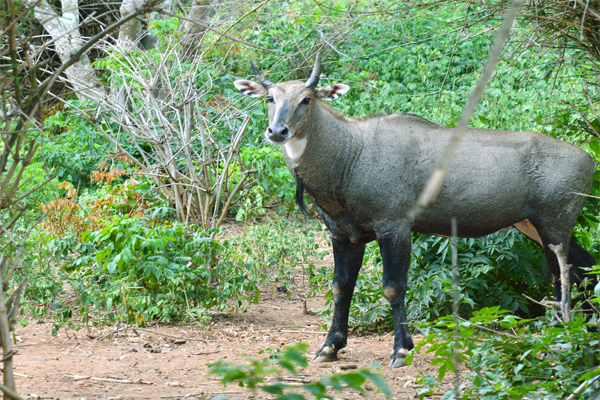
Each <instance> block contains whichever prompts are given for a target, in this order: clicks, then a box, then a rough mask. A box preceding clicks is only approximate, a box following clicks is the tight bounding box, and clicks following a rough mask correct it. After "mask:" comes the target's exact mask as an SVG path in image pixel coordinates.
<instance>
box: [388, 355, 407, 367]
mask: <svg viewBox="0 0 600 400" xmlns="http://www.w3.org/2000/svg"><path fill="white" fill-rule="evenodd" d="M406 366H407V364H406V357H398V358H392V359H391V360H390V368H400V367H406Z"/></svg>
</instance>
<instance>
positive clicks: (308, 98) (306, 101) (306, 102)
mask: <svg viewBox="0 0 600 400" xmlns="http://www.w3.org/2000/svg"><path fill="white" fill-rule="evenodd" d="M310 100H311V99H310V97H307V98H305V99H304V100H302V101H301V102H300V104H305V105H308V103H310Z"/></svg>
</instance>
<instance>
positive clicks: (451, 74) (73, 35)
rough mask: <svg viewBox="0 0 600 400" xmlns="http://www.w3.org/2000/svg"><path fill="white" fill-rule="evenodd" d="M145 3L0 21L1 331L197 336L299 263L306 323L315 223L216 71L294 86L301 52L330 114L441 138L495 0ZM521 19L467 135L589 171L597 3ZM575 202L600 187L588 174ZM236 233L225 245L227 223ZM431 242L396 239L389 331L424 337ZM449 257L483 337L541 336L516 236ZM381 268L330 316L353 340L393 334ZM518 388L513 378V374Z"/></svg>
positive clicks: (595, 237)
mask: <svg viewBox="0 0 600 400" xmlns="http://www.w3.org/2000/svg"><path fill="white" fill-rule="evenodd" d="M150 3H152V2H146V3H140V2H134V1H124V2H123V3H120V4H115V3H108V2H107V3H98V2H88V1H85V0H81V1H79V2H77V1H70V2H67V1H63V2H58V1H47V2H46V1H43V2H37V3H36V2H27V1H25V2H21V3H17V2H15V3H12V2H8V3H7V6H6V8H5V9H4V10H3V16H4V20H5V24H4V28H3V29H4V31H3V32H4V33H3V34H4V35H5V36H3V42H2V46H3V53H2V59H1V61H0V62H1V64H2V65H1V66H2V74H3V76H4V84H3V85H2V90H3V93H2V96H3V97H2V99H3V102H2V104H1V105H0V108H1V113H2V118H3V125H2V131H3V132H2V133H3V147H2V157H3V158H2V160H0V161H1V164H0V166H1V169H0V173H1V174H2V176H1V179H0V184H1V185H2V192H1V194H0V199H1V201H0V209H2V216H1V217H0V222H1V223H2V226H3V228H4V230H3V232H4V233H3V234H1V235H0V240H1V242H0V245H1V246H2V254H3V257H5V258H3V261H2V262H1V263H0V264H1V265H0V266H1V267H2V268H5V271H9V273H8V274H7V272H3V276H4V278H5V280H4V290H5V291H7V294H9V295H10V294H11V293H17V296H16V297H18V298H21V299H22V300H21V302H22V308H21V312H20V314H19V315H18V316H17V315H16V313H13V315H12V317H11V318H12V320H11V321H12V324H13V325H14V323H16V322H17V321H21V322H22V323H25V321H29V320H30V319H31V318H33V319H52V320H53V321H54V323H55V329H61V328H63V327H65V328H66V327H69V328H75V329H78V328H79V327H81V326H84V325H86V324H113V323H115V322H116V321H122V322H125V323H129V324H138V325H144V324H147V323H148V322H150V321H160V322H170V321H180V322H195V323H198V324H205V323H206V322H207V321H209V320H210V318H211V314H212V313H214V312H217V311H237V312H243V310H244V308H245V307H246V306H247V305H248V304H249V303H251V302H258V301H259V300H260V288H263V289H264V288H273V287H275V286H285V287H287V288H289V287H292V286H293V285H299V284H300V283H299V282H293V281H292V280H291V278H290V274H291V271H292V269H294V268H297V267H299V266H300V267H301V268H302V271H303V273H302V274H303V282H302V284H303V285H310V288H311V295H324V296H325V298H326V299H327V303H326V306H325V307H324V308H323V309H321V310H319V312H320V313H322V314H323V315H324V316H326V317H328V316H329V315H330V313H331V308H330V306H331V302H332V294H331V292H330V291H329V283H330V282H331V276H332V271H333V268H332V266H331V265H323V264H322V263H318V262H317V260H319V259H322V258H323V256H324V251H323V247H322V246H320V245H319V239H320V238H321V237H324V238H325V239H326V240H328V236H327V233H326V231H325V229H324V227H323V226H322V225H321V223H320V221H318V220H317V219H306V218H304V217H303V216H302V215H301V214H300V213H299V212H298V210H297V209H296V206H295V202H294V191H295V184H294V181H293V178H292V176H291V174H290V173H289V171H288V169H287V167H286V165H285V162H284V159H283V154H282V152H281V149H280V148H279V147H277V146H273V145H271V144H269V143H267V142H265V140H264V136H263V133H264V129H265V128H266V126H267V117H266V113H265V111H266V106H265V104H263V100H261V99H259V100H255V99H248V98H246V97H244V96H243V95H241V94H240V93H239V92H238V91H237V90H236V89H235V88H234V86H233V81H234V80H235V79H246V78H247V79H253V77H252V74H251V69H250V67H249V61H251V60H252V61H253V62H255V63H256V64H257V65H259V68H260V69H261V71H262V73H263V74H265V75H266V76H267V78H268V79H269V80H271V81H273V82H280V81H286V80H292V79H306V78H308V76H309V75H310V71H311V68H312V63H313V62H314V58H315V55H316V53H317V52H320V54H321V56H322V57H323V65H322V75H321V85H325V84H328V83H333V82H335V83H345V84H347V85H349V86H350V88H351V89H350V91H349V92H348V93H347V94H346V95H345V96H344V97H342V98H341V99H339V100H338V101H336V102H335V103H334V104H333V106H334V107H335V108H336V109H337V110H338V111H339V112H341V113H342V114H344V115H347V116H349V117H365V116H369V115H376V114H380V113H397V112H410V113H415V114H418V115H420V116H422V117H424V118H427V119H429V120H431V121H433V122H435V123H438V124H442V125H447V126H455V125H456V124H457V122H458V119H459V117H460V115H461V112H462V110H463V109H464V107H465V105H466V101H467V98H468V96H469V94H470V93H471V92H472V90H473V88H474V87H475V85H476V83H477V80H478V78H479V76H480V74H481V70H482V68H483V67H484V65H485V62H486V60H487V58H488V54H489V52H490V49H491V47H492V45H493V43H494V32H495V31H496V30H497V28H498V27H499V26H500V24H501V23H502V21H503V18H504V15H505V13H506V8H507V7H508V6H509V5H510V4H508V3H506V2H503V1H492V2H478V1H464V2H459V1H431V2H427V1H424V2H393V1H385V0H384V1H358V0H356V1H353V0H351V1H331V2H322V1H317V0H303V1H299V2H290V1H274V0H273V1H269V0H266V1H263V2H241V1H231V2H224V1H213V2H208V1H205V2H202V1H196V2H185V1H183V2H177V4H175V3H171V2H163V3H158V2H154V3H152V4H150ZM155 3H156V4H155ZM10 7H13V8H12V9H11V8H10ZM44 7H45V8H44ZM128 7H129V8H128ZM520 12H521V13H520V16H519V18H518V19H517V22H516V23H515V24H514V26H513V31H512V33H511V36H510V37H509V40H508V41H507V44H506V45H505V48H504V51H503V53H502V58H501V61H500V62H499V64H498V65H497V67H496V70H495V73H494V75H493V78H492V80H491V82H490V83H489V84H488V87H487V89H486V91H485V93H484V96H483V99H482V100H481V102H480V104H479V105H478V107H477V109H476V111H475V113H474V115H473V116H472V118H471V122H470V126H471V127H476V128H485V129H507V130H523V131H538V132H543V133H545V134H548V135H551V136H554V137H557V138H560V139H562V140H565V141H568V142H571V143H573V144H575V145H577V146H579V147H580V148H582V149H584V150H585V151H586V152H588V153H589V154H590V155H592V156H593V157H594V158H595V159H596V160H600V142H599V141H598V140H599V138H600V123H599V120H598V114H597V111H596V107H598V106H599V99H600V81H599V80H598V77H599V76H600V74H599V72H600V71H598V67H599V65H600V42H599V38H600V36H599V35H600V16H599V15H598V14H597V12H600V3H598V2H596V1H587V2H586V1H568V2H567V1H550V2H536V1H530V2H526V4H525V5H524V6H523V7H522V8H521V11H520ZM134 14H135V15H136V16H135V18H132V19H130V20H129V22H127V23H126V24H122V25H120V26H119V27H117V28H116V29H114V30H113V31H112V32H108V28H107V27H110V26H112V25H111V24H115V23H117V22H118V21H119V18H123V17H126V16H128V15H134ZM10 18H13V19H12V20H11V19H10ZM10 21H13V22H15V23H12V24H11V23H10ZM52 21H61V23H64V26H57V25H58V24H54V25H52ZM65 21H70V23H71V25H68V24H66V22H65ZM13 31H14V32H16V33H15V34H14V35H13V36H11V32H13ZM103 32H104V33H105V34H104V35H103ZM95 36H98V38H97V39H96V40H97V41H96V42H95V43H94V45H93V46H90V48H89V49H87V50H86V51H85V52H84V54H79V55H77V54H76V53H77V51H78V50H79V49H80V48H81V46H82V45H83V44H84V43H86V41H88V40H89V38H91V37H95ZM10 38H13V39H15V44H14V45H12V44H11V40H10ZM65 38H69V40H68V42H64V39H65ZM5 39H6V40H5ZM17 39H18V40H21V42H18V43H19V45H18V46H17V45H16V43H17ZM25 39H26V40H25ZM19 46H20V47H19ZM73 54H76V55H77V57H76V60H75V61H73V62H72V64H73V65H72V66H69V68H65V67H64V66H65V65H66V63H67V62H68V60H69V57H72V56H73ZM61 68H63V70H61ZM57 71H58V72H59V73H57ZM49 82H51V85H49V84H48V83H49ZM44 85H46V86H44ZM40 88H42V89H44V93H43V96H38V97H37V98H36V97H35V94H36V93H40ZM25 92H26V93H25ZM23 93H25V94H23ZM27 93H29V94H31V96H29V97H27V95H26V94H27ZM19 96H21V97H19ZM15 99H16V100H15ZM31 99H35V101H33V102H32V103H31V104H34V105H35V107H34V108H35V109H34V108H31V110H33V111H32V113H31V114H29V115H28V116H27V118H25V119H22V121H25V122H22V123H21V122H17V120H18V118H17V114H18V113H17V112H15V110H17V109H19V107H20V106H21V105H22V104H25V103H26V102H25V100H27V101H29V100H31ZM27 104H30V103H27ZM20 109H21V110H23V109H25V108H24V107H21V108H20ZM11 118H12V119H11ZM18 121H21V120H18ZM11 132H12V135H13V136H10V135H11ZM15 135H16V136H15ZM19 135H20V136H19ZM11 137H15V140H14V141H13V140H12V139H11ZM19 143H21V144H19ZM26 143H29V145H26ZM15 146H21V147H15ZM22 154H26V156H25V155H23V156H21V155H22ZM591 195H592V196H599V195H600V186H599V184H598V174H597V175H596V179H595V182H594V187H593V190H592V192H591ZM598 214H599V206H598V200H597V199H596V198H590V199H589V200H588V201H587V202H586V206H585V207H584V210H583V213H582V214H581V217H580V220H579V224H578V226H577V228H576V230H575V232H574V236H575V238H576V239H577V240H578V242H579V243H580V244H581V245H582V246H583V247H585V248H586V249H587V250H588V251H590V252H591V253H592V254H593V255H594V256H595V257H596V259H599V258H600V237H599V236H600V232H599V231H598V222H599V221H598ZM315 215H316V214H315ZM236 224H237V226H240V225H241V226H243V233H242V234H241V235H231V234H230V233H228V229H227V228H228V226H231V225H236ZM450 249H451V240H450V239H449V238H442V237H430V236H427V235H420V234H414V235H413V256H412V258H411V272H410V274H409V275H410V281H409V289H408V293H407V304H408V319H409V321H412V322H421V323H424V324H426V326H428V327H429V328H427V327H424V328H422V329H423V330H424V331H426V330H427V329H429V330H430V331H431V330H432V329H433V330H434V331H435V330H436V329H438V331H436V332H438V334H440V333H439V332H440V330H443V329H442V328H441V327H437V328H435V327H436V326H437V325H435V323H436V322H432V321H436V319H437V318H439V317H443V316H446V315H451V314H452V306H453V305H452V293H451V291H449V290H448V288H449V287H451V285H452V271H451V251H450ZM458 249H459V253H458V268H459V281H458V285H459V287H460V288H461V292H460V308H459V311H458V315H459V316H460V318H464V319H469V318H472V317H473V316H475V317H480V318H481V315H487V316H488V317H489V320H485V323H486V324H489V325H490V326H492V325H493V326H495V328H498V327H499V326H502V323H505V324H508V322H506V321H507V320H503V321H504V322H502V323H501V322H499V320H498V318H500V319H502V318H505V317H506V314H502V313H499V311H498V310H507V312H509V313H510V314H511V315H514V316H515V317H514V318H517V319H518V318H537V317H541V319H536V320H535V321H534V322H530V323H529V324H528V325H527V324H526V325H523V323H522V322H519V323H516V322H515V323H516V324H517V325H515V326H512V328H513V329H517V328H519V329H520V328H521V327H523V326H526V327H527V328H526V329H530V330H531V331H530V332H529V334H530V333H532V332H537V331H536V330H537V329H545V328H542V327H543V326H546V327H547V325H548V324H549V323H550V320H551V319H552V311H551V310H549V309H548V308H547V307H543V306H541V305H540V304H539V303H538V302H541V300H542V298H544V297H545V296H551V288H550V287H549V284H548V282H547V280H546V278H545V262H544V258H543V254H542V252H541V251H540V250H539V248H538V247H537V246H536V245H535V244H534V243H532V242H531V241H529V240H528V239H527V238H526V237H524V236H523V235H522V234H521V233H520V232H518V231H516V230H514V229H512V228H511V229H506V230H503V231H501V232H498V233H496V234H493V235H490V236H488V237H483V238H477V239H460V240H459V241H458ZM11 260H12V261H11ZM380 264H381V257H380V254H379V250H378V248H377V247H376V244H372V246H369V247H368V251H367V257H365V261H364V268H363V272H362V273H361V277H360V279H359V282H358V283H357V291H356V293H355V297H354V301H353V305H352V309H351V327H352V329H353V330H354V331H355V332H358V333H360V332H363V331H367V330H373V329H389V327H391V326H392V323H391V315H390V310H389V306H388V305H387V302H386V301H385V298H384V296H383V294H382V291H381V288H380V282H381V265H380ZM9 265H10V266H11V267H10V268H8V269H6V268H7V267H8V266H9ZM21 282H26V285H20V284H21ZM269 290H271V289H269ZM17 291H18V292H17ZM21 291H22V292H21ZM599 292H600V288H599V287H596V296H598V295H599V294H600V293H599ZM524 295H526V296H527V297H525V296H524ZM573 296H574V298H575V300H582V299H583V298H584V296H586V295H585V294H584V293H580V292H579V291H578V290H577V289H575V290H574V293H573ZM528 298H531V299H534V300H537V302H536V301H532V300H530V299H528ZM11 299H12V297H11ZM596 300H597V298H596ZM11 301H13V300H10V301H9V303H10V302H11ZM17 303H18V302H17ZM10 304H14V303H10ZM10 304H9V305H10ZM9 309H10V307H9ZM482 310H483V311H482ZM490 310H492V311H490ZM494 310H495V311H494ZM0 311H1V310H0ZM474 313H475V314H474ZM576 313H577V308H576ZM0 314H1V313H0ZM9 314H10V313H9ZM0 317H1V315H0ZM494 318H496V319H494ZM511 318H512V317H511ZM327 319H329V318H327ZM484 319H485V318H484ZM517 319H509V320H510V321H513V322H514V321H517ZM442 321H444V320H442ZM532 321H533V320H532ZM578 321H579V322H578V324H579V325H577V326H576V327H574V328H573V330H572V331H569V335H572V336H568V338H567V339H565V338H564V337H561V340H567V341H568V340H573V341H574V343H575V342H576V343H578V345H577V346H580V347H577V348H575V347H576V346H575V345H574V347H573V353H574V354H579V353H581V354H589V352H590V351H591V350H590V348H589V347H585V346H589V345H591V346H592V347H593V346H594V343H595V347H593V348H594V349H595V350H593V351H595V352H596V354H597V351H598V348H597V346H598V338H597V335H596V339H594V340H596V341H595V342H594V343H592V342H589V340H588V339H586V338H588V337H587V336H585V335H586V334H588V333H587V331H586V328H585V324H584V322H583V320H581V319H580V320H578ZM446 322H447V321H446ZM438 323H439V322H438ZM427 324H429V325H427ZM494 324H495V325H494ZM544 324H545V325H544ZM556 335H559V333H556ZM464 336H465V338H466V337H469V336H470V335H466V334H465V335H464ZM575 336H576V337H577V340H579V341H577V340H575V339H573V337H575ZM499 337H500V338H503V336H501V335H500V336H499ZM438 338H439V337H438ZM504 339H506V338H504ZM3 340H5V339H3ZM432 340H433V339H432ZM498 340H500V339H498ZM507 340H508V339H507ZM552 340H557V339H556V336H552V338H551V340H550V339H549V341H548V343H550V342H551V341H552ZM586 341H587V342H586ZM489 343H491V342H489ZM498 343H504V344H506V343H507V342H502V341H501V340H500V341H499V342H498ZM498 343H496V344H494V345H497V344H498ZM528 343H529V342H528ZM586 343H588V344H586ZM529 345H531V346H533V345H534V344H532V343H529ZM490 346H492V344H490ZM582 346H583V347H582ZM522 349H525V350H523V351H522V352H521V354H522V353H524V352H525V351H526V346H525V345H523V347H522ZM506 352H507V354H508V353H510V352H509V351H508V350H506ZM511 354H512V353H511ZM507 357H508V358H507V360H508V361H506V363H505V364H501V365H500V364H498V365H496V366H495V367H494V368H499V370H500V372H498V371H496V372H498V376H497V377H491V376H487V375H486V378H485V379H484V380H483V381H481V382H475V385H476V386H477V385H480V386H482V385H484V383H489V381H490V380H493V379H496V378H497V379H498V380H499V381H502V379H506V376H505V375H504V373H505V372H506V371H505V370H504V369H502V368H505V367H506V365H509V364H510V362H512V361H511V360H512V359H511V358H510V357H516V355H515V354H512V355H510V356H507ZM582 357H584V356H582ZM584 358H585V357H584ZM448 359H450V358H448ZM482 360H483V359H479V361H478V362H479V363H480V364H479V367H480V368H483V367H482V365H483V364H485V363H484V361H482ZM590 362H591V364H590V363H589V362H588V363H587V364H586V362H585V361H582V359H577V360H575V361H573V360H571V363H570V364H569V363H566V364H565V365H566V366H565V367H564V371H560V372H556V374H558V375H559V376H560V379H566V380H567V381H568V382H569V383H565V384H562V385H563V386H561V387H562V390H563V392H560V393H563V394H564V393H565V391H566V392H569V390H570V391H572V390H573V388H574V387H577V386H578V385H579V382H580V381H581V380H582V379H581V378H582V377H583V378H585V379H583V382H584V383H585V382H588V386H591V385H592V383H593V382H596V378H597V376H598V374H599V373H600V372H599V370H598V368H597V365H598V359H597V357H596V358H595V361H594V360H592V361H590ZM594 363H595V364H594ZM444 365H446V364H444ZM576 366H578V367H576ZM444 368H446V367H444ZM447 368H448V369H449V370H451V369H452V367H451V366H450V364H448V366H447ZM537 368H544V367H540V366H539V365H538V366H537ZM578 368H579V369H578ZM573 371H579V372H577V373H575V372H573ZM581 371H583V372H581ZM444 373H445V372H444ZM586 374H587V375H586ZM513 375H519V372H518V371H514V374H513ZM474 376H475V377H476V376H478V375H477V374H475V375H474ZM442 378H443V376H442ZM521 378H522V379H521V381H519V383H518V384H520V385H522V386H523V387H524V388H526V387H527V386H528V382H529V383H530V382H531V381H528V379H530V378H523V377H521ZM474 379H475V378H474ZM531 379H533V378H531ZM553 379H554V381H556V379H557V378H556V375H553ZM569 379H570V380H569ZM549 381H552V379H549ZM502 382H504V381H502ZM430 383H431V382H430ZM511 384H512V383H511ZM507 385H508V386H507ZM596 385H597V382H596ZM491 386H492V387H493V385H491ZM501 386H502V385H501ZM588 386H586V390H587V389H588ZM503 387H510V385H509V384H504V386H503ZM596 387H597V386H596ZM523 390H525V389H523ZM548 390H549V393H550V392H552V390H557V389H556V387H552V388H551V389H548ZM519 393H521V392H519ZM556 393H559V392H556ZM547 398H549V397H547ZM557 398H559V397H557ZM590 398H591V397H590Z"/></svg>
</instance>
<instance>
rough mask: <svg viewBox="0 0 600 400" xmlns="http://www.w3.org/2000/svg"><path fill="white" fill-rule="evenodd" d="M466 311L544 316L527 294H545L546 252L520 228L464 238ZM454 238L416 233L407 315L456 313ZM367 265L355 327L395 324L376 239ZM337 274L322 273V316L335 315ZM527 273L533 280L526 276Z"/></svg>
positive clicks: (355, 304) (318, 281)
mask: <svg viewBox="0 0 600 400" xmlns="http://www.w3.org/2000/svg"><path fill="white" fill-rule="evenodd" d="M458 246H459V249H460V251H459V284H460V285H461V287H463V291H462V293H461V299H460V300H461V308H460V312H461V314H462V315H463V316H469V315H470V314H471V313H472V312H473V311H475V310H478V309H481V308H484V307H492V306H494V305H500V307H501V308H503V309H508V310H510V311H511V312H516V313H519V314H521V315H540V314H541V313H543V310H540V309H538V308H535V305H533V306H532V304H530V303H529V302H528V301H527V299H526V298H525V297H523V293H525V294H527V295H529V296H530V297H532V298H542V297H543V296H544V295H546V294H548V293H549V292H548V291H549V287H548V284H547V283H546V282H545V280H544V273H543V271H544V267H545V263H544V261H543V254H542V253H541V251H540V250H539V248H538V247H537V246H536V245H535V244H534V243H532V242H531V241H530V240H529V239H527V238H526V237H525V236H524V235H522V234H521V233H520V232H518V231H517V230H515V229H507V230H504V231H501V232H498V233H495V234H493V235H489V236H485V237H481V238H475V239H474V238H470V239H459V240H458ZM450 248H451V244H450V239H448V238H442V237H435V236H429V235H421V234H413V243H412V257H411V265H410V269H409V275H408V289H407V293H406V305H407V319H408V320H409V321H426V320H431V319H434V318H436V317H438V316H440V315H448V314H451V313H452V294H451V291H449V290H448V287H449V285H451V283H452V272H451V256H450ZM363 264H364V265H363V269H362V271H361V273H360V274H359V277H358V280H357V282H356V290H355V294H354V296H353V300H352V305H351V308H350V319H349V326H350V328H351V329H354V330H355V331H358V332H360V331H364V330H367V329H372V328H377V327H381V326H388V327H391V326H393V319H392V314H391V308H390V307H389V303H388V301H387V300H386V299H385V296H384V295H383V290H382V288H381V279H382V272H383V269H382V268H383V267H382V265H381V264H382V259H381V255H380V253H379V248H378V247H377V244H376V243H371V244H369V245H368V246H367V251H366V257H365V261H364V263H363ZM332 274H333V272H332V271H330V274H328V275H320V276H316V277H315V278H314V279H313V281H312V283H313V284H315V285H316V287H315V289H313V292H316V291H321V292H325V298H326V303H325V306H324V308H323V309H322V315H323V316H326V317H330V316H331V313H332V311H333V294H332V292H331V290H329V286H330V283H331V279H332V278H333V276H332ZM524 277H527V278H524Z"/></svg>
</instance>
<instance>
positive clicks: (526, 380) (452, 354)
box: [407, 291, 600, 399]
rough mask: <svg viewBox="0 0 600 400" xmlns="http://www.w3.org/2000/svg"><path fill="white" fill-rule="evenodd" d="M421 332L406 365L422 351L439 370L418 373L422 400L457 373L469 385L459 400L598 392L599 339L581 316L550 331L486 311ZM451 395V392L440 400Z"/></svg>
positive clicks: (447, 320)
mask: <svg viewBox="0 0 600 400" xmlns="http://www.w3.org/2000/svg"><path fill="white" fill-rule="evenodd" d="M599 293H600V291H599ZM596 300H597V299H596ZM419 327H420V329H421V330H422V331H423V333H424V334H425V337H424V338H423V339H422V340H421V341H419V343H418V344H417V346H416V347H415V351H414V352H413V353H412V354H411V355H409V357H408V358H407V362H409V363H410V362H411V361H412V359H413V357H415V354H416V353H418V352H421V351H423V350H424V351H425V352H426V353H434V359H433V361H432V365H435V366H438V373H437V377H435V378H433V377H431V376H424V375H423V374H421V377H420V378H419V379H418V382H419V383H421V384H424V385H425V387H424V388H423V389H422V390H421V391H420V392H419V398H420V399H423V398H424V397H425V396H429V395H431V394H432V393H433V392H434V391H435V390H437V389H436V388H437V386H438V385H439V383H441V382H442V381H443V379H444V377H445V376H446V374H447V373H448V372H451V373H456V371H458V370H459V368H460V369H462V371H464V372H463V373H462V374H461V375H462V377H463V379H467V380H468V381H470V383H471V386H469V387H462V388H461V389H460V390H461V392H462V396H461V398H463V399H468V398H473V397H477V398H481V399H522V398H543V399H564V398H565V396H568V395H569V394H571V393H573V392H575V391H576V390H577V389H578V388H580V389H579V390H581V391H580V392H579V393H580V394H583V396H584V398H590V399H591V398H593V396H594V394H596V395H597V394H598V393H599V392H600V382H598V376H600V367H599V365H600V351H599V349H600V347H599V340H598V339H599V337H598V333H597V332H593V333H592V332H590V331H589V328H590V327H593V325H591V324H588V323H586V322H585V320H584V319H583V318H582V317H578V318H576V319H575V320H574V321H572V322H568V323H564V324H563V326H561V327H556V326H550V327H548V326H547V325H545V324H542V323H540V322H539V321H534V320H527V319H520V318H519V317H517V316H514V315H511V314H510V313H509V312H508V311H503V310H501V309H500V308H499V307H490V308H487V307H486V308H482V309H481V310H479V311H474V312H473V317H471V318H470V319H468V320H466V319H462V318H459V323H458V324H456V323H455V319H454V318H453V317H452V316H447V317H441V318H439V319H437V320H436V321H435V322H432V323H428V324H419ZM465 368H466V369H465ZM453 396H454V391H450V392H447V393H446V394H444V396H443V398H444V399H450V398H453ZM586 396H591V397H586Z"/></svg>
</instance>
